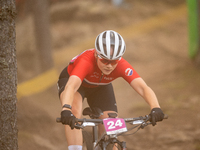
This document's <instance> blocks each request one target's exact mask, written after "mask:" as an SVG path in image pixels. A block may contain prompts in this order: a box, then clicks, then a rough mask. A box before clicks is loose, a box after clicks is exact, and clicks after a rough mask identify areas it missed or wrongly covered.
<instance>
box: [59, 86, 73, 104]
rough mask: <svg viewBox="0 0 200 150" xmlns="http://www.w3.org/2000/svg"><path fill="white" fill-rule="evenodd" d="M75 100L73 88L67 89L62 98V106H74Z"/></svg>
mask: <svg viewBox="0 0 200 150" xmlns="http://www.w3.org/2000/svg"><path fill="white" fill-rule="evenodd" d="M73 99H74V89H73V88H71V87H65V90H64V91H63V92H62V94H61V96H60V101H61V105H62V106H63V105H64V104H68V105H71V106H72V102H73Z"/></svg>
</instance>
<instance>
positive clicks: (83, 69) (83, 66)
mask: <svg viewBox="0 0 200 150" xmlns="http://www.w3.org/2000/svg"><path fill="white" fill-rule="evenodd" d="M70 65H73V67H70ZM70 65H69V70H68V72H69V74H70V76H72V75H75V76H78V77H79V78H80V79H81V81H83V79H84V78H85V77H86V76H87V75H88V74H89V73H90V72H91V69H92V66H91V64H90V63H89V62H87V61H86V60H83V59H80V60H79V61H78V62H76V63H73V64H70Z"/></svg>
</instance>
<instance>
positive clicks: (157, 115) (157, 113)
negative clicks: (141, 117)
mask: <svg viewBox="0 0 200 150" xmlns="http://www.w3.org/2000/svg"><path fill="white" fill-rule="evenodd" d="M150 116H151V120H150V121H151V122H152V125H153V126H155V125H156V122H158V121H162V120H163V119H164V113H163V111H162V110H161V109H160V108H153V109H152V110H151V113H150Z"/></svg>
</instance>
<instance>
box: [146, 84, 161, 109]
mask: <svg viewBox="0 0 200 150" xmlns="http://www.w3.org/2000/svg"><path fill="white" fill-rule="evenodd" d="M142 97H143V98H144V99H145V100H146V102H147V103H148V104H149V106H150V108H151V109H153V108H155V107H158V108H160V105H159V103H158V99H157V97H156V95H155V93H154V91H153V90H152V89H151V88H150V87H146V88H145V89H144V92H143V95H142Z"/></svg>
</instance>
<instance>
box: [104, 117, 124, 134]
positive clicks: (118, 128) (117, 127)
mask: <svg viewBox="0 0 200 150" xmlns="http://www.w3.org/2000/svg"><path fill="white" fill-rule="evenodd" d="M103 124H104V127H105V130H106V133H107V135H111V134H118V133H122V132H126V131H127V128H126V124H125V121H124V119H121V118H107V119H103Z"/></svg>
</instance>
